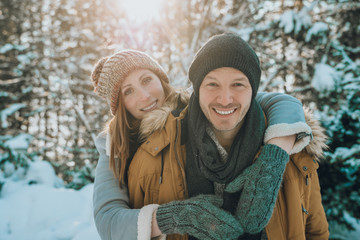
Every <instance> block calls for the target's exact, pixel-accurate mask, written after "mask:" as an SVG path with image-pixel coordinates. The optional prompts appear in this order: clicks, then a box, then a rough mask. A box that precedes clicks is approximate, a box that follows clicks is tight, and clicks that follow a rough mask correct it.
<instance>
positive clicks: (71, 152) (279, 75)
mask: <svg viewBox="0 0 360 240" xmlns="http://www.w3.org/2000/svg"><path fill="white" fill-rule="evenodd" d="M133 2H135V4H137V5H135V6H132V7H131V5H126V3H125V1H124V0H103V1H101V0H76V1H74V0H27V1H23V0H0V34H1V35H0V36H1V37H0V124H1V125H0V200H1V198H4V197H5V193H4V191H3V192H2V190H4V189H5V185H6V183H7V182H9V181H10V180H11V181H22V180H24V179H26V175H27V172H28V169H29V166H30V165H31V163H33V162H36V161H47V162H49V163H50V164H51V166H52V167H53V168H54V169H55V173H56V175H57V177H58V178H59V179H60V180H61V184H60V186H62V187H64V188H72V189H76V190H79V189H81V188H83V187H84V186H86V185H89V184H92V182H93V180H94V169H95V167H96V163H97V160H98V153H97V151H96V149H95V146H94V138H95V136H96V135H97V134H98V133H99V132H100V131H101V130H102V129H103V127H104V125H105V123H106V122H107V121H108V120H109V117H110V115H109V109H108V108H107V104H106V102H105V101H104V100H103V99H101V98H99V97H98V96H97V95H96V94H95V93H94V92H93V86H92V84H91V80H90V73H91V70H92V68H93V66H94V64H95V63H96V62H97V60H98V59H99V58H101V57H103V56H107V55H110V54H112V53H114V52H116V51H118V50H122V49H129V48H131V49H137V50H140V51H145V52H147V53H149V54H150V55H151V56H153V57H154V58H155V59H156V60H158V61H159V62H160V63H161V65H162V66H163V67H164V69H165V70H166V71H167V72H168V74H169V76H170V79H171V81H172V84H173V85H175V86H180V87H188V86H189V83H188V81H187V70H188V66H189V64H190V62H191V59H192V57H193V56H194V54H195V52H196V51H197V50H198V49H199V48H200V46H201V45H202V44H203V43H204V42H205V41H206V40H207V39H208V38H209V37H211V36H212V35H214V34H218V33H223V32H236V33H238V34H240V35H241V36H242V37H243V38H244V39H245V40H246V41H248V42H249V44H250V45H251V46H252V47H253V48H254V49H255V51H256V52H257V54H258V55H259V57H260V60H261V65H262V70H263V72H262V82H261V86H260V91H270V92H271V91H277V92H284V93H287V94H290V95H292V96H294V97H296V98H298V99H300V100H301V101H302V103H303V105H304V106H306V107H307V108H309V109H311V110H312V111H313V112H314V114H315V116H316V117H317V118H318V119H319V120H320V121H321V123H322V125H323V127H324V128H325V129H326V133H327V135H328V136H329V139H328V142H327V144H328V145H329V149H327V151H326V153H325V157H324V159H322V161H321V163H320V168H319V170H318V173H319V177H320V184H321V191H322V196H323V204H324V208H325V211H326V214H327V218H328V220H329V222H330V223H331V225H330V230H332V227H333V230H334V231H332V239H342V237H341V236H340V235H336V232H337V230H336V229H338V228H342V229H352V228H353V227H354V222H356V220H355V219H360V192H359V189H360V131H359V129H360V67H359V66H360V54H359V53H360V44H359V43H360V24H359V23H360V17H359V16H360V3H359V2H358V1H356V0H354V1H351V0H348V1H346V0H327V1H316V0H296V1H290V0H273V1H266V0H262V1H260V0H244V1H236V0H218V1H213V0H203V1H200V0H186V1H185V0H184V1H175V0H167V1H165V0H164V1H162V0H159V5H158V6H157V7H156V8H155V5H154V4H155V2H156V1H142V2H136V1H135V0H134V1H133ZM146 4H148V5H146ZM39 183H40V182H36V181H35V180H34V181H31V182H27V184H39ZM57 187H59V184H58V185H57Z"/></svg>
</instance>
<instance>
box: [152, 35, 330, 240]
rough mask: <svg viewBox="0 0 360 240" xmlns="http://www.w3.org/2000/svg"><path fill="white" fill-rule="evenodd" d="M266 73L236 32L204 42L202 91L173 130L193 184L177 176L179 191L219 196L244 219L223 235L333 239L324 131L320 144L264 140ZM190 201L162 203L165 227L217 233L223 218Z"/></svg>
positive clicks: (194, 78) (199, 68)
mask: <svg viewBox="0 0 360 240" xmlns="http://www.w3.org/2000/svg"><path fill="white" fill-rule="evenodd" d="M260 76H261V70H260V63H259V59H258V57H257V55H256V53H255V52H254V50H253V49H252V48H251V47H250V46H249V45H248V44H247V43H246V42H245V41H244V40H243V39H241V38H240V37H239V36H238V35H236V34H231V33H227V34H221V35H216V36H214V37H212V38H211V39H209V40H208V41H207V42H206V43H205V44H204V45H203V46H202V47H201V48H200V50H199V51H198V52H197V54H196V56H195V57H194V60H193V62H192V63H191V66H190V69H189V79H190V81H191V82H192V84H193V88H194V92H193V94H192V96H191V98H190V102H189V106H188V109H185V110H184V111H182V112H181V113H178V116H177V119H175V120H174V121H173V122H176V129H177V130H176V133H175V134H173V135H174V136H178V138H179V139H177V138H175V141H174V142H175V145H176V146H177V147H175V148H174V149H175V151H176V149H181V148H182V147H183V145H184V144H185V145H186V164H185V167H184V168H185V169H184V172H185V176H186V186H185V185H184V184H182V183H178V184H174V185H173V187H174V189H173V191H174V192H177V191H178V192H184V191H186V192H187V193H188V194H187V197H194V196H199V195H200V197H199V198H201V197H202V198H206V196H209V195H208V194H215V195H216V196H218V197H219V198H220V199H221V200H222V201H223V204H222V208H223V209H225V210H227V211H228V212H230V213H232V214H234V216H235V217H236V219H237V220H238V221H239V226H238V227H236V229H234V230H233V231H232V232H231V231H228V232H227V233H228V234H229V235H224V236H222V237H221V239H234V238H237V237H239V236H240V238H239V239H277V240H278V239H280V240H281V239H283V240H286V239H308V238H309V239H328V237H329V231H328V223H327V220H326V216H325V212H324V209H323V206H322V203H321V195H320V186H319V180H318V175H317V172H316V169H317V168H318V163H317V161H316V160H315V159H316V158H317V156H319V155H321V154H322V149H321V147H320V146H323V145H322V144H321V141H323V140H324V138H323V137H324V136H323V135H321V134H314V140H313V142H311V143H310V147H309V148H308V149H312V151H307V150H305V149H304V150H302V151H301V152H299V153H296V154H292V155H291V156H289V155H288V154H287V152H285V151H284V150H283V149H281V148H280V147H277V146H276V145H272V144H265V145H263V138H264V132H265V129H266V121H265V116H264V113H263V111H262V109H261V107H260V105H259V103H258V102H257V101H256V100H255V96H256V94H257V91H258V87H259V83H260ZM173 114H174V113H173ZM175 115H176V114H175ZM168 121H170V120H169V119H168ZM169 124H170V123H169ZM174 124H175V123H174ZM308 124H309V125H310V127H312V128H313V131H314V130H319V126H316V124H315V125H314V124H311V123H310V122H308ZM179 125H180V126H179ZM315 132H317V133H319V132H321V131H315ZM289 135H291V133H289ZM285 136H286V135H285ZM180 139H181V141H180ZM171 141H172V140H171ZM290 142H291V141H290ZM170 147H171V144H170ZM260 152H261V154H260V155H259V153H260ZM258 155H259V157H258V158H256V156H258ZM174 159H176V160H177V162H178V163H179V162H182V161H183V159H184V154H181V153H179V154H178V155H176V152H175V157H174ZM166 162H167V159H165V164H166ZM174 164H175V163H174ZM173 166H176V164H175V165H173ZM280 185H281V186H282V187H281V188H280ZM160 191H161V187H160V190H159V192H160ZM173 191H168V190H167V192H168V193H169V194H170V193H171V192H173ZM187 201H191V199H190V200H185V201H175V202H170V203H166V204H163V205H160V206H159V207H158V209H157V211H156V213H155V214H156V220H157V225H158V226H159V229H160V230H161V232H162V233H165V234H173V233H180V234H184V233H189V235H192V236H201V239H217V237H214V236H213V235H211V233H212V231H215V229H217V228H221V226H220V224H223V222H221V221H217V222H210V218H208V217H207V215H209V213H208V212H209V211H208V210H207V209H206V206H205V205H206V204H205V203H204V207H203V208H201V207H200V206H199V205H198V203H197V202H196V201H195V203H196V204H195V203H194V202H192V205H191V207H189V206H188V205H187ZM184 216H189V217H188V221H186V218H185V220H184ZM213 221H214V220H213ZM232 221H233V219H230V218H229V223H232ZM204 222H205V223H208V224H207V225H208V228H206V227H204V225H203V223H204ZM155 225H156V224H155ZM199 232H200V233H201V234H198V233H199ZM192 236H189V239H192V238H193V237H192Z"/></svg>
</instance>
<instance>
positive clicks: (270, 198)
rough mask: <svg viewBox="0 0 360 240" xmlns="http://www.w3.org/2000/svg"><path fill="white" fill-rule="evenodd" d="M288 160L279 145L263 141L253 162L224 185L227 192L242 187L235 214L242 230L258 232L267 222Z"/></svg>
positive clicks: (236, 190)
mask: <svg viewBox="0 0 360 240" xmlns="http://www.w3.org/2000/svg"><path fill="white" fill-rule="evenodd" d="M288 161H289V155H288V154H287V153H286V152H285V151H284V150H283V149H282V148H280V147H278V146H276V145H272V144H266V145H265V146H264V147H263V149H262V151H261V153H260V155H259V157H258V158H257V160H256V161H255V163H253V164H252V165H251V166H249V167H248V168H246V169H245V170H244V171H243V172H242V173H241V174H240V175H239V176H238V177H237V178H235V179H234V180H233V181H232V182H230V183H229V184H228V185H227V186H226V188H225V191H226V192H230V193H234V192H238V191H241V190H242V193H241V195H240V200H239V203H238V206H237V209H236V216H237V218H238V220H239V222H240V224H241V226H242V227H243V229H244V232H247V233H250V234H255V233H258V232H260V231H262V230H263V229H264V228H265V226H266V225H267V223H268V222H269V220H270V218H271V216H272V212H273V209H274V206H275V202H276V197H277V195H278V192H279V188H280V184H281V181H282V175H283V173H284V171H285V167H286V164H287V162H288Z"/></svg>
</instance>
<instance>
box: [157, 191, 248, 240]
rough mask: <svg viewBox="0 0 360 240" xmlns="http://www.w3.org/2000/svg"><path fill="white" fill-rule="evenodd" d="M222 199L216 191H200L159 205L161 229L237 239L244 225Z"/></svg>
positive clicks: (201, 235)
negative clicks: (223, 204)
mask: <svg viewBox="0 0 360 240" xmlns="http://www.w3.org/2000/svg"><path fill="white" fill-rule="evenodd" d="M222 203H223V200H222V198H220V197H217V196H214V195H199V196H196V197H193V198H190V199H187V200H183V201H173V202H170V203H167V204H163V205H160V206H159V208H158V210H157V213H156V220H157V223H158V226H159V228H160V230H161V232H162V233H165V234H174V233H178V234H185V233H188V234H189V235H191V236H194V237H196V238H198V239H214V240H215V239H237V238H238V237H239V236H240V235H241V234H242V233H243V229H242V227H241V225H240V223H239V221H238V220H237V219H236V218H235V217H234V216H232V215H231V214H230V213H228V212H226V211H225V210H222V209H220V206H221V205H222Z"/></svg>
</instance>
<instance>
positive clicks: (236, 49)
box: [189, 33, 261, 98]
mask: <svg viewBox="0 0 360 240" xmlns="http://www.w3.org/2000/svg"><path fill="white" fill-rule="evenodd" d="M222 67H232V68H235V69H238V70H240V71H241V72H243V73H244V74H245V75H246V76H247V78H248V79H249V82H250V84H251V88H252V98H255V96H256V93H257V91H258V88H259V83H260V76H261V69H260V63H259V59H258V57H257V55H256V53H255V52H254V50H253V49H252V48H251V47H250V45H249V44H247V43H246V42H245V41H244V40H243V39H242V38H241V37H240V36H239V35H237V34H234V33H224V34H220V35H215V36H213V37H211V38H210V39H209V40H208V41H207V42H206V43H205V44H204V45H203V46H202V47H201V48H200V50H199V51H198V52H197V53H196V55H195V57H194V59H193V61H192V63H191V65H190V69H189V79H190V81H191V82H192V84H193V88H194V93H195V95H197V96H199V95H198V94H199V88H200V85H201V83H202V81H203V80H204V78H205V76H206V75H207V74H208V73H209V72H211V71H212V70H215V69H217V68H222Z"/></svg>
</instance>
